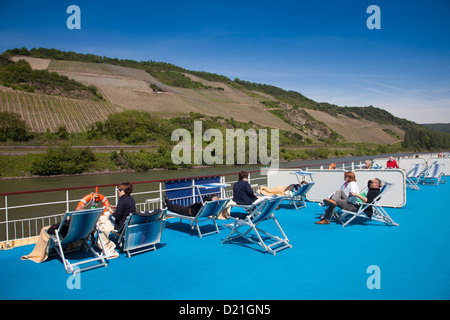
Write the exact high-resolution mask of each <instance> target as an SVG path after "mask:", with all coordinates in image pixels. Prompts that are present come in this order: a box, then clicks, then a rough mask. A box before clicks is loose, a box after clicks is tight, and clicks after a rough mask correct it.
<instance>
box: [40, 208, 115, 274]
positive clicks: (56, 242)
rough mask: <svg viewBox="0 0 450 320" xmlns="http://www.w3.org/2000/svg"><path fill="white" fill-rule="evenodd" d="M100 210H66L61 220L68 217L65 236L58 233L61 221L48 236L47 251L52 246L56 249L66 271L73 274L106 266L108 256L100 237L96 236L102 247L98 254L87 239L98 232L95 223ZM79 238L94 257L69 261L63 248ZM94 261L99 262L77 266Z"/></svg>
mask: <svg viewBox="0 0 450 320" xmlns="http://www.w3.org/2000/svg"><path fill="white" fill-rule="evenodd" d="M102 212H103V208H98V209H89V210H81V211H71V212H66V214H65V215H64V219H63V220H62V221H66V219H68V218H70V224H69V229H68V231H67V234H66V236H65V237H64V238H62V237H61V233H60V232H61V228H62V226H63V223H61V224H60V225H59V228H58V229H57V230H55V235H54V236H53V235H52V236H50V243H49V252H50V250H51V249H52V248H54V249H55V250H56V252H57V253H58V255H59V256H60V258H61V260H62V262H63V264H64V269H65V270H66V272H67V273H73V274H75V273H78V272H81V271H84V270H89V269H92V268H98V267H103V266H104V267H106V266H107V261H108V256H107V254H106V252H105V248H104V246H103V242H102V240H101V237H98V238H99V240H100V241H99V242H100V244H101V247H102V250H101V253H100V254H99V253H97V252H96V251H95V250H94V249H93V248H92V246H91V243H93V242H92V239H91V240H90V239H88V238H89V236H90V235H91V234H93V233H94V234H95V233H98V229H97V225H96V224H97V220H98V219H99V218H100V216H101V215H102ZM79 240H82V241H83V244H84V246H85V247H86V248H87V249H88V250H90V251H91V253H92V254H94V256H95V258H92V259H85V260H82V261H80V262H77V263H70V262H69V260H68V259H66V253H67V252H68V251H67V250H65V248H66V247H67V245H68V244H70V243H72V242H75V241H79ZM96 261H97V262H99V263H96V264H94V265H90V266H88V267H85V268H79V267H78V266H79V265H82V264H91V263H92V262H96ZM75 267H76V268H75Z"/></svg>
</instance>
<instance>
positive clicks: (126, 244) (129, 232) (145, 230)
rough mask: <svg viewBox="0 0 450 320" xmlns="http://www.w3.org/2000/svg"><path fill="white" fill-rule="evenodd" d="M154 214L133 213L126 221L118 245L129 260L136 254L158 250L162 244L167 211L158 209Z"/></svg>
mask: <svg viewBox="0 0 450 320" xmlns="http://www.w3.org/2000/svg"><path fill="white" fill-rule="evenodd" d="M152 213H154V214H148V213H147V212H138V213H133V214H130V215H129V216H128V218H127V220H126V221H125V223H124V226H123V228H122V232H121V233H120V236H119V239H118V243H119V246H120V247H122V248H123V250H124V251H125V252H126V253H127V256H128V258H130V257H131V256H132V255H134V254H138V253H142V252H147V251H150V250H156V245H157V244H158V243H160V242H161V236H162V232H163V230H164V222H165V219H166V214H167V209H163V210H159V209H158V211H156V210H155V211H153V212H152Z"/></svg>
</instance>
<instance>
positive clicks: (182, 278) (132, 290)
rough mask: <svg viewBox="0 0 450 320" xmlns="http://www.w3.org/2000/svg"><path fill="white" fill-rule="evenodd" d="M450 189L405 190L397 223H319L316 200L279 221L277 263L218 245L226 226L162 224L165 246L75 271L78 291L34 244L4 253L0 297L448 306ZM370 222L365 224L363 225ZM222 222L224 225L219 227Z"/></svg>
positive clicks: (244, 248) (242, 248)
mask: <svg viewBox="0 0 450 320" xmlns="http://www.w3.org/2000/svg"><path fill="white" fill-rule="evenodd" d="M449 191H450V183H447V184H444V185H439V186H421V190H420V191H409V190H408V191H407V204H406V206H405V207H403V208H401V209H393V208H388V209H387V211H388V213H389V214H390V215H391V217H392V218H393V219H394V220H395V221H396V222H397V223H399V224H400V226H399V227H389V226H385V225H384V224H381V223H377V222H362V223H361V222H360V221H357V222H356V223H354V224H353V225H350V226H348V227H346V228H342V227H341V226H340V225H339V224H336V223H331V224H330V225H327V226H322V225H315V224H314V222H315V221H316V220H317V217H318V215H319V214H320V213H321V209H320V208H319V206H318V205H317V204H315V203H308V206H307V208H305V209H301V210H299V211H295V210H294V209H290V207H288V206H287V205H286V206H285V205H283V206H282V208H281V209H280V210H279V211H277V217H278V220H279V222H280V224H281V225H282V227H283V229H284V231H285V232H286V234H287V236H288V237H289V239H290V242H291V244H292V245H293V247H292V248H291V249H286V250H284V251H281V252H279V253H278V254H277V255H276V256H272V255H270V254H264V253H262V252H261V251H260V250H259V248H257V247H255V245H253V244H247V243H244V242H242V243H240V244H237V243H232V244H221V240H222V239H223V238H224V237H225V236H226V235H227V234H228V229H221V230H222V231H221V233H220V234H216V235H210V236H206V237H205V238H203V239H199V238H198V237H197V236H196V235H194V233H191V232H190V230H189V229H188V228H182V229H181V230H180V229H179V228H174V227H173V226H169V227H166V229H165V231H164V234H163V244H164V245H163V246H162V247H161V248H159V249H158V250H157V251H155V252H147V253H143V254H140V255H136V256H134V257H132V258H131V259H130V258H127V257H126V255H125V254H124V253H120V257H119V258H118V259H114V260H110V263H109V265H108V267H107V268H98V269H94V270H89V271H86V272H83V273H81V276H80V278H79V280H80V282H79V284H80V289H69V288H68V287H67V280H68V279H69V276H70V275H67V274H66V273H65V271H64V268H63V265H62V263H61V261H60V260H59V259H58V258H56V257H55V258H52V259H50V260H48V261H46V262H44V263H42V264H36V263H34V262H31V261H21V260H20V256H22V255H25V254H28V253H29V252H31V250H32V249H33V246H24V247H19V248H15V249H12V250H5V251H0V298H1V299H176V300H178V299H183V300H186V299H194V300H195V299H213V300H215V299H226V300H228V299H243V300H248V299H252V300H253V299H276V300H277V299H286V300H290V299H449V298H450V272H449V270H450V257H449V252H450V242H449V239H450V237H449V234H450V232H449V229H450V215H449V210H448V204H447V199H448V194H449ZM364 221H366V220H364ZM221 223H222V222H220V224H221ZM372 265H376V266H378V267H379V268H380V284H381V288H380V289H373V290H369V289H368V287H367V285H366V282H367V279H368V277H369V276H370V274H368V273H367V268H368V267H369V266H372Z"/></svg>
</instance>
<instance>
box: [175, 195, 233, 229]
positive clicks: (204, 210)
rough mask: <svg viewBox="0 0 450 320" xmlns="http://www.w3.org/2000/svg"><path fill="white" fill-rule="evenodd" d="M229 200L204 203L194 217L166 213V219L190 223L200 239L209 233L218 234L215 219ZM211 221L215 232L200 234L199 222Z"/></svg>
mask: <svg viewBox="0 0 450 320" xmlns="http://www.w3.org/2000/svg"><path fill="white" fill-rule="evenodd" d="M228 202H230V199H221V200H215V201H206V202H205V203H204V204H203V206H202V207H201V208H200V210H199V211H198V213H197V215H196V216H195V217H191V216H184V215H182V214H178V213H175V212H172V211H167V217H174V218H180V223H181V221H182V220H183V219H187V220H190V221H191V229H194V228H195V229H197V232H198V236H199V237H200V238H202V237H203V236H205V235H208V234H211V233H220V231H219V227H218V226H217V222H216V219H217V217H218V216H219V214H220V213H221V212H222V211H223V210H224V209H225V207H226V206H227V204H228ZM205 221H212V222H213V223H214V226H215V230H214V231H211V232H206V233H202V232H201V230H200V225H199V223H200V222H205Z"/></svg>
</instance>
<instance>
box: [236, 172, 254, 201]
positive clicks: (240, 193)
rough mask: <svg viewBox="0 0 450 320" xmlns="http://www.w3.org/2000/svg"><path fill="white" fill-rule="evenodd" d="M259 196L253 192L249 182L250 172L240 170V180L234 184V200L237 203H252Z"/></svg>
mask: <svg viewBox="0 0 450 320" xmlns="http://www.w3.org/2000/svg"><path fill="white" fill-rule="evenodd" d="M256 199H258V197H257V196H255V194H254V193H253V190H252V188H251V187H250V184H249V183H248V173H247V172H245V171H241V172H239V181H237V182H236V183H235V184H234V186H233V201H234V202H236V204H245V205H248V204H252V203H253V202H254V201H255V200H256Z"/></svg>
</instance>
